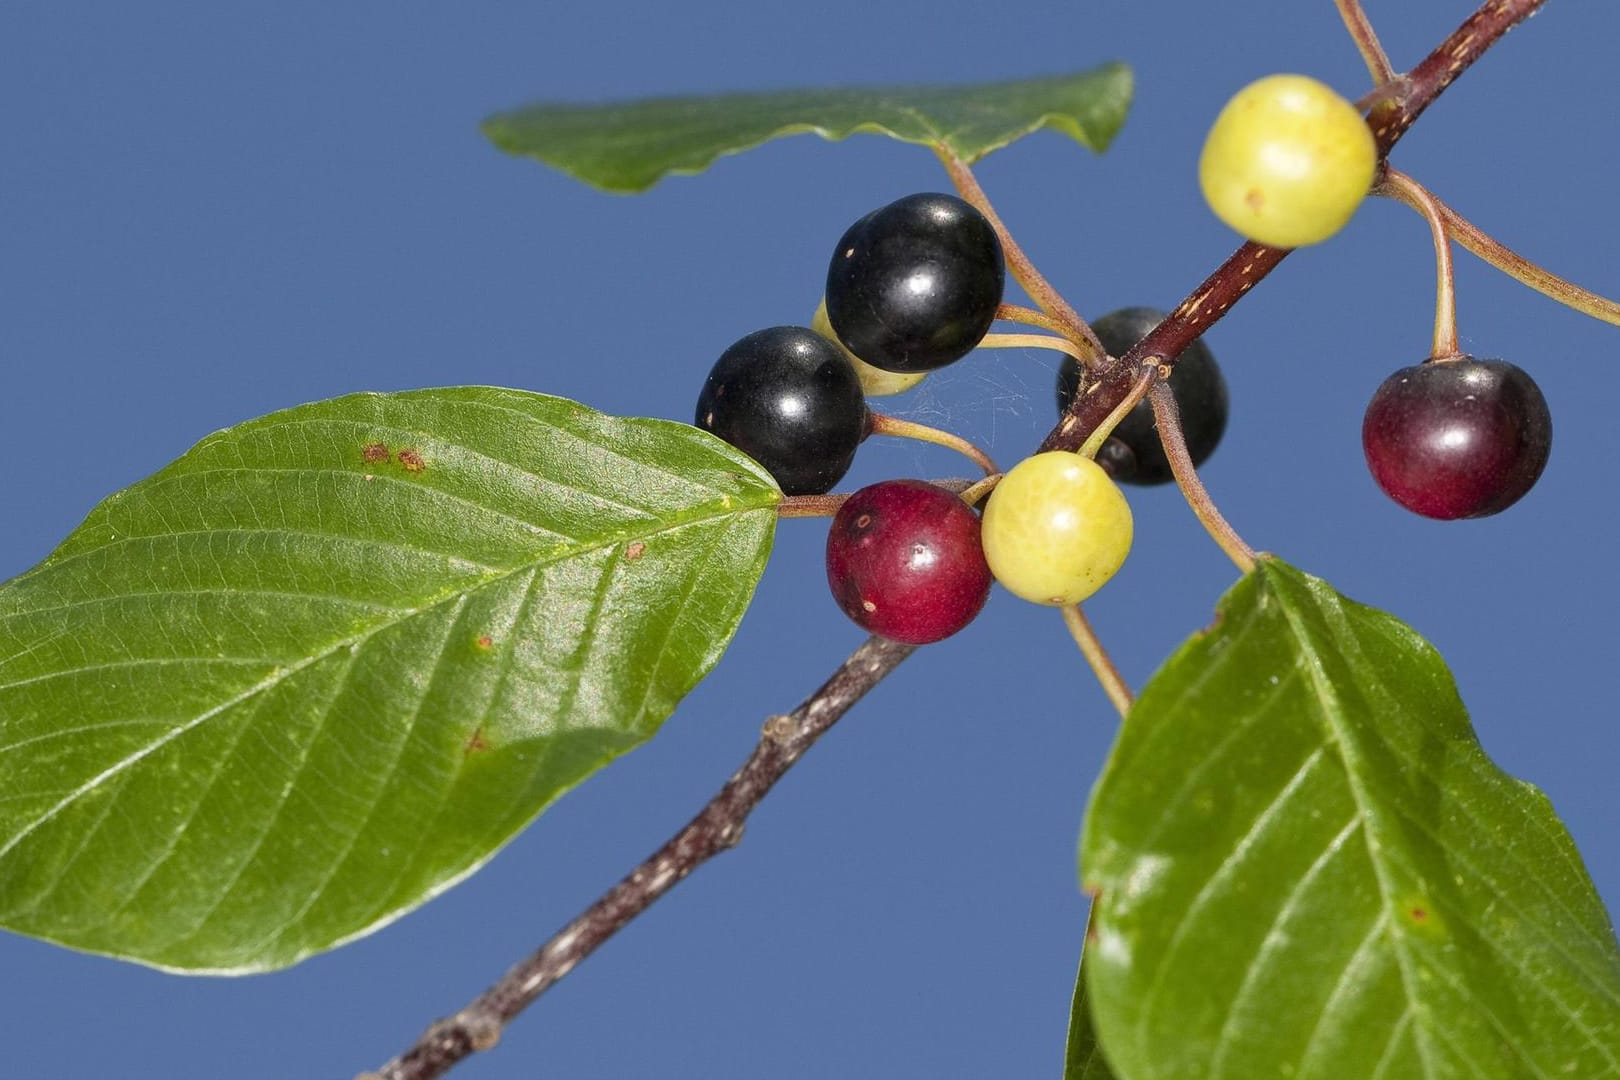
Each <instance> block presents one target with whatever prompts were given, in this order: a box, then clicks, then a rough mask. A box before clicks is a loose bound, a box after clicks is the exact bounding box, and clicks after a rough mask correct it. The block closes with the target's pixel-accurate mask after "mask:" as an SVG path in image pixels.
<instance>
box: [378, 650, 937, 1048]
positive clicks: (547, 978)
mask: <svg viewBox="0 0 1620 1080" xmlns="http://www.w3.org/2000/svg"><path fill="white" fill-rule="evenodd" d="M914 649H915V647H914V646H911V645H901V644H899V643H898V642H894V641H889V640H887V639H885V638H880V637H871V638H868V639H867V640H866V643H865V644H864V645H862V646H861V647H860V648H858V649H856V650H855V652H854V653H852V654H851V655H850V657H849V659H848V660H845V661H844V663H843V665H842V666H840V667H839V669H838V670H837V671H836V672H834V673H833V676H832V678H830V679H828V680H827V681H826V682H825V683H823V684H822V686H821V688H820V689H819V690H817V691H816V692H815V693H813V694H811V695H810V696H809V697H808V698H806V699H805V700H804V702H803V703H802V704H801V705H800V706H799V707H798V708H797V709H795V710H793V712H791V713H789V714H788V715H786V716H773V717H771V718H770V719H769V720H767V721H766V723H765V728H764V731H763V732H762V733H761V735H760V739H759V743H758V744H757V745H756V746H755V747H754V752H753V753H752V754H750V755H749V756H748V760H747V761H745V762H743V765H742V767H741V768H740V769H738V770H737V771H736V772H735V773H733V774H732V777H731V779H730V780H727V781H726V785H725V787H723V788H721V789H720V792H719V794H717V795H715V797H714V798H713V799H711V800H709V803H708V805H707V806H705V807H704V808H703V809H702V811H700V812H699V813H698V815H697V816H696V817H695V818H693V819H692V820H691V822H690V823H689V824H688V825H687V826H686V828H684V829H682V830H681V831H680V832H678V833H676V834H675V836H674V837H673V838H671V839H670V841H669V843H667V844H665V845H664V846H663V847H661V848H659V849H658V851H657V852H656V853H655V854H654V855H653V856H652V857H651V858H649V859H647V860H646V861H645V862H643V863H642V864H641V865H640V866H638V867H636V868H635V869H634V870H632V871H631V872H630V873H629V874H627V875H625V877H624V878H623V879H621V880H620V881H619V883H618V884H617V885H615V886H613V888H611V889H609V890H608V891H607V892H606V893H604V894H603V895H602V897H601V899H599V900H597V901H596V903H594V904H592V905H591V906H590V907H588V908H586V909H585V910H584V912H582V913H581V914H580V915H579V917H578V918H576V919H575V920H574V921H573V922H571V923H569V924H568V925H567V926H565V927H563V928H562V930H560V931H559V932H558V933H557V934H556V935H555V936H554V937H553V938H552V939H551V940H550V941H548V942H546V943H545V944H544V945H543V946H541V947H540V949H539V950H538V951H537V952H535V953H534V954H533V955H531V956H530V957H529V958H528V959H526V960H524V961H523V962H522V963H520V964H518V965H517V966H516V967H514V968H512V970H510V971H508V972H507V973H506V974H505V975H504V976H503V977H502V978H501V980H500V981H499V982H497V983H496V984H495V985H494V986H492V987H490V988H489V989H488V990H486V991H484V993H483V994H481V995H480V996H479V997H478V998H477V999H476V1000H474V1001H473V1002H472V1003H471V1004H469V1005H468V1006H467V1007H466V1008H464V1009H462V1010H461V1011H460V1012H458V1013H456V1014H455V1015H454V1016H451V1017H448V1018H447V1019H444V1020H440V1021H439V1022H438V1023H436V1024H434V1025H433V1026H432V1027H430V1028H428V1030H427V1031H426V1032H425V1033H424V1034H423V1035H422V1037H421V1038H420V1039H419V1040H417V1042H416V1045H414V1046H412V1047H411V1048H410V1049H409V1050H407V1051H405V1053H403V1054H401V1055H400V1056H399V1057H397V1058H395V1059H394V1060H392V1061H390V1062H389V1063H388V1064H386V1065H384V1066H383V1067H382V1068H381V1069H378V1070H377V1071H376V1072H375V1073H366V1074H363V1075H362V1077H361V1080H430V1078H432V1077H438V1076H443V1075H444V1074H445V1073H446V1072H447V1071H448V1070H449V1069H450V1068H451V1067H452V1066H454V1065H455V1064H456V1063H457V1062H458V1061H460V1060H461V1059H462V1058H465V1057H466V1056H468V1055H469V1054H472V1053H474V1052H476V1051H480V1050H488V1049H490V1048H491V1047H493V1046H494V1045H495V1044H496V1043H497V1042H498V1041H500V1036H501V1031H502V1030H503V1029H504V1028H505V1027H506V1025H507V1024H508V1023H510V1022H511V1020H512V1018H513V1017H515V1016H516V1015H517V1014H518V1013H520V1012H522V1011H523V1010H524V1009H525V1008H527V1007H528V1006H529V1005H530V1004H531V1003H532V1002H533V1001H534V1000H535V999H536V998H537V997H539V996H540V995H541V994H543V993H545V991H546V990H548V989H549V988H550V987H551V986H552V985H553V984H555V983H556V982H557V981H558V980H559V979H561V978H562V977H563V976H564V975H567V974H568V973H569V972H570V971H572V970H573V969H574V966H575V965H576V964H578V963H579V962H580V961H581V960H583V959H584V958H585V957H587V956H589V955H590V954H591V953H592V952H594V951H595V950H596V948H597V947H598V946H599V945H601V944H602V943H603V942H605V941H607V939H608V938H610V937H612V936H613V935H614V934H615V933H617V932H618V931H619V930H620V929H621V928H623V927H624V925H625V924H626V923H628V922H629V921H630V920H631V919H633V918H635V917H636V916H637V915H639V914H641V913H642V912H643V911H645V910H646V909H647V908H648V906H650V905H651V904H652V902H653V901H654V900H657V899H658V898H659V897H660V896H663V895H664V894H665V893H666V892H668V891H669V890H670V889H671V888H673V887H674V886H675V884H676V883H677V882H679V881H680V880H681V879H682V878H684V877H686V875H688V874H690V873H691V872H692V871H693V870H695V869H697V868H698V867H699V866H701V865H702V864H703V863H705V862H707V861H708V860H709V859H711V858H713V857H714V856H716V855H718V854H720V853H721V852H722V851H725V850H727V849H728V848H731V847H735V846H736V844H737V843H738V841H740V840H741V839H742V835H743V823H744V822H745V821H746V820H747V819H748V815H749V814H750V813H752V812H753V809H754V807H756V806H758V805H759V801H760V800H761V799H763V798H764V797H765V794H766V793H767V792H768V791H770V790H771V788H772V787H774V786H775V785H776V782H777V781H778V780H780V779H781V778H782V776H783V774H785V773H786V772H787V771H788V769H790V768H791V767H792V766H793V764H794V762H796V761H798V760H799V758H801V757H803V756H804V752H805V751H806V750H808V749H810V747H811V746H812V745H814V744H815V741H816V740H817V739H819V738H820V737H821V736H822V735H824V734H826V732H827V730H828V729H829V728H831V727H832V726H833V724H834V723H836V722H837V720H838V718H839V717H841V716H843V715H844V714H845V713H846V712H848V711H849V709H850V706H852V705H854V704H855V703H856V702H857V701H859V700H860V699H861V698H862V697H863V696H864V695H865V694H866V692H867V691H868V690H871V689H872V687H874V686H876V685H877V684H878V683H879V682H881V681H882V680H883V678H884V677H885V676H886V675H888V674H889V672H891V671H893V670H894V669H895V668H896V667H898V666H899V665H900V662H901V661H902V660H904V659H905V658H906V657H908V656H910V655H911V654H912V652H913V651H914Z"/></svg>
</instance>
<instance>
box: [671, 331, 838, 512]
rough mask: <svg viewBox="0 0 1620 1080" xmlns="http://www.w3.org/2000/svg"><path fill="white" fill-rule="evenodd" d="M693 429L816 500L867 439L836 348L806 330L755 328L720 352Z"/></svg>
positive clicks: (784, 486) (784, 485) (791, 490)
mask: <svg viewBox="0 0 1620 1080" xmlns="http://www.w3.org/2000/svg"><path fill="white" fill-rule="evenodd" d="M695 422H696V424H697V426H698V427H700V428H702V429H703V430H705V431H709V432H713V433H714V434H715V435H718V436H719V437H720V438H722V439H724V440H725V441H726V442H728V443H730V444H731V445H732V446H735V447H736V448H737V449H739V450H741V451H742V452H743V453H745V454H747V455H748V456H749V457H751V458H753V459H754V460H755V461H757V462H759V463H760V464H761V465H763V466H764V467H765V469H766V471H767V472H769V473H770V474H771V476H773V477H775V479H776V483H777V485H778V486H780V487H781V489H782V490H783V491H784V492H785V493H787V494H789V495H819V494H821V493H822V492H824V491H827V490H828V489H830V488H831V487H832V486H833V485H834V484H836V483H838V481H839V480H840V479H842V478H843V475H844V473H846V472H848V471H849V464H850V462H851V461H852V460H853V459H854V457H855V448H856V447H857V446H859V445H860V442H861V440H862V439H864V438H865V437H866V399H865V398H864V397H863V396H862V395H861V384H860V380H859V379H858V378H857V377H856V375H855V369H854V368H852V367H851V366H850V364H849V361H847V360H845V359H844V357H843V354H842V353H840V352H839V351H838V346H837V345H835V344H833V343H832V342H830V341H828V340H827V339H826V338H824V337H822V336H821V335H820V334H818V333H816V332H815V331H814V330H811V329H810V328H809V327H805V326H773V327H771V328H770V329H768V330H757V331H755V332H754V333H752V334H749V335H748V336H747V337H745V338H743V339H742V340H741V341H738V342H737V343H736V344H735V345H733V346H731V348H729V349H727V350H726V351H725V352H723V353H721V354H720V359H719V360H717V361H715V364H714V369H713V370H712V371H710V372H709V378H708V381H707V382H705V383H704V384H703V392H702V393H701V394H699V395H698V403H697V419H696V421H695Z"/></svg>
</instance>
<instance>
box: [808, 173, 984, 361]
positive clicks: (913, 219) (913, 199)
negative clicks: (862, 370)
mask: <svg viewBox="0 0 1620 1080" xmlns="http://www.w3.org/2000/svg"><path fill="white" fill-rule="evenodd" d="M1006 276H1007V275H1006V267H1005V264H1004V262H1003V259H1002V254H1001V241H1000V240H999V239H998V238H997V237H996V230H995V229H994V228H993V227H991V225H990V222H989V221H987V220H985V217H984V215H983V214H981V213H979V212H978V211H977V210H975V209H974V208H973V207H971V206H969V205H968V204H967V203H965V202H963V201H962V200H961V199H958V198H957V197H956V196H955V195H941V194H934V193H925V194H921V195H908V196H906V197H905V198H904V199H900V200H898V201H896V202H892V203H890V204H889V205H888V206H885V207H883V208H881V209H878V210H874V211H872V212H871V213H870V214H867V215H866V216H865V217H863V218H861V220H859V221H857V222H856V223H855V224H853V225H851V226H850V227H849V229H848V231H846V232H845V233H844V236H843V239H841V240H839V241H838V247H837V249H836V250H834V251H833V257H832V263H831V265H830V266H829V267H828V268H827V319H828V321H829V322H831V323H832V327H833V331H834V332H835V333H836V334H837V335H838V339H839V340H840V341H842V342H843V343H844V346H845V347H846V348H847V349H849V351H850V352H852V353H854V354H855V355H856V356H858V357H860V358H861V359H862V360H864V361H866V362H867V363H868V364H871V365H872V366H873V367H879V368H882V369H883V370H885V371H898V372H917V371H932V370H933V369H935V368H938V367H944V366H945V365H946V364H949V363H951V362H952V361H954V360H959V359H961V358H962V357H964V356H966V355H967V354H968V353H969V352H971V351H973V349H974V347H975V346H977V345H978V344H979V341H980V340H981V339H982V338H983V337H984V335H985V333H986V332H988V331H989V329H990V324H991V323H992V322H994V321H995V317H996V308H997V307H999V306H1000V305H1001V293H1002V289H1003V287H1004V286H1005V284H1006Z"/></svg>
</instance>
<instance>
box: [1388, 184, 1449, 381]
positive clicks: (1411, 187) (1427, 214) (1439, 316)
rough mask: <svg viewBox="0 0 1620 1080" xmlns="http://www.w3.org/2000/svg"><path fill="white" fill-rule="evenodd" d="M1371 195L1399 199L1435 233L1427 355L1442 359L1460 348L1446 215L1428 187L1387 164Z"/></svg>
mask: <svg viewBox="0 0 1620 1080" xmlns="http://www.w3.org/2000/svg"><path fill="white" fill-rule="evenodd" d="M1373 194H1374V195H1388V196H1390V197H1392V198H1395V199H1399V200H1400V201H1401V202H1403V203H1405V204H1406V205H1407V206H1410V207H1411V208H1412V209H1414V210H1416V211H1417V212H1418V213H1420V214H1422V215H1423V217H1424V219H1425V220H1427V221H1428V223H1429V232H1430V233H1431V234H1433V236H1434V277H1435V284H1434V346H1433V347H1432V348H1431V349H1430V351H1429V356H1430V357H1431V358H1433V359H1435V360H1444V359H1446V358H1447V357H1451V356H1456V355H1458V354H1459V353H1460V352H1461V351H1462V350H1461V349H1459V348H1458V347H1457V275H1456V272H1455V271H1454V270H1453V269H1452V264H1451V238H1450V237H1449V236H1447V235H1446V222H1445V218H1444V217H1442V216H1441V214H1440V206H1439V204H1438V203H1437V202H1436V201H1435V198H1434V196H1433V195H1432V194H1430V192H1429V189H1428V188H1426V187H1424V186H1423V185H1422V184H1420V183H1418V182H1417V181H1416V180H1414V179H1412V178H1411V177H1410V176H1407V175H1406V174H1405V173H1403V172H1401V171H1400V170H1399V169H1397V168H1395V167H1393V166H1388V165H1386V166H1385V168H1384V178H1383V180H1381V181H1379V183H1378V185H1377V186H1376V187H1374V188H1373Z"/></svg>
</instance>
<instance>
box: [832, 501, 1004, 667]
mask: <svg viewBox="0 0 1620 1080" xmlns="http://www.w3.org/2000/svg"><path fill="white" fill-rule="evenodd" d="M827 583H828V584H829V585H830V586H831V587H832V594H833V598H834V599H836V600H837V601H838V606H839V607H841V608H843V609H844V614H846V615H848V616H849V617H850V618H851V619H853V620H855V623H856V625H857V626H860V627H861V628H862V629H863V630H866V631H868V632H869V633H873V634H878V635H881V636H882V637H886V638H891V639H893V640H895V641H899V642H903V643H905V644H907V645H927V644H928V643H930V642H933V641H939V640H940V639H942V638H947V637H950V636H951V635H952V634H954V633H956V632H957V631H958V630H960V629H962V628H963V627H964V626H966V625H967V624H968V623H970V622H972V621H973V618H974V616H976V615H977V614H978V613H979V609H981V608H982V607H984V601H985V598H986V597H988V596H989V595H990V567H989V566H988V565H987V564H986V563H985V561H984V549H983V547H981V546H980V543H979V515H978V514H976V513H975V512H974V511H973V510H972V509H971V508H970V507H969V506H968V505H967V504H966V503H964V502H963V501H962V500H961V499H959V498H958V497H956V496H955V495H953V494H951V493H950V492H948V491H946V490H944V489H943V488H938V487H935V486H934V485H933V484H927V483H924V482H923V481H921V480H885V481H883V482H882V483H879V484H873V485H871V486H870V487H864V488H862V489H861V490H859V491H857V492H856V493H855V494H853V495H851V496H850V497H849V498H848V499H846V500H845V501H844V505H843V506H842V507H840V508H839V510H838V513H837V514H836V515H835V516H834V517H833V522H832V529H831V530H830V531H829V532H828V533H827Z"/></svg>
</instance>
